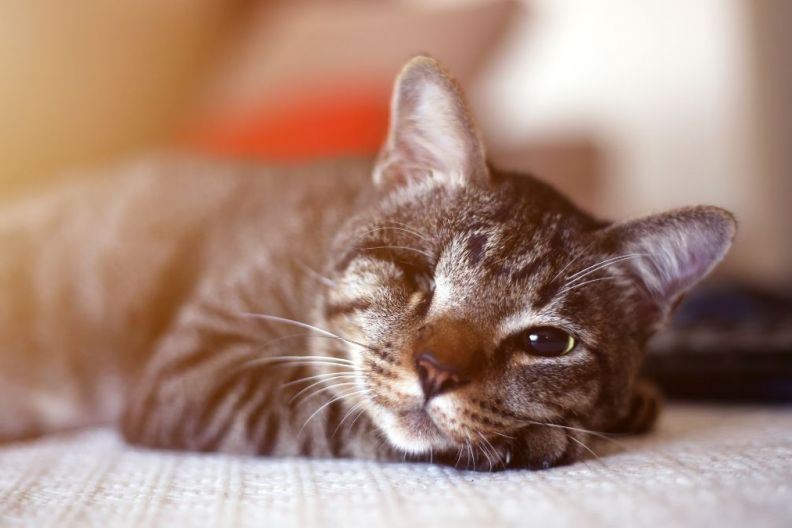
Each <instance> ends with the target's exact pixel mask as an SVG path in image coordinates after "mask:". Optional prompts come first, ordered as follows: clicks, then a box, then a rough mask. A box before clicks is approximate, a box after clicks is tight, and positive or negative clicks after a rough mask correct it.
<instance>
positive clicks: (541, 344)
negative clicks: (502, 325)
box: [521, 326, 577, 357]
mask: <svg viewBox="0 0 792 528" xmlns="http://www.w3.org/2000/svg"><path fill="white" fill-rule="evenodd" d="M521 337H522V339H521V341H522V346H523V348H524V349H525V351H526V352H528V353H529V354H533V355H536V356H543V357H558V356H563V355H564V354H568V353H569V352H571V351H572V349H574V348H575V345H576V344H577V341H575V338H574V337H572V336H571V335H569V334H567V333H566V332H564V331H563V330H559V329H558V328H553V327H552V326H539V327H536V328H530V329H528V330H526V331H525V332H523V334H522V336H521Z"/></svg>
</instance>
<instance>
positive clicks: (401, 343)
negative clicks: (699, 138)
mask: <svg viewBox="0 0 792 528" xmlns="http://www.w3.org/2000/svg"><path fill="white" fill-rule="evenodd" d="M393 113H394V114H393V121H392V126H391V134H390V137H389V140H388V143H387V144H386V146H385V148H384V150H383V153H382V155H381V156H380V158H379V160H377V161H376V162H372V161H365V160H361V161H353V160H349V161H334V162H330V163H327V164H324V165H316V166H311V167H303V168H296V167H295V168H280V169H274V168H273V169H266V168H261V167H255V166H247V167H233V166H229V165H226V164H220V163H216V162H200V161H189V160H178V159H177V160H167V159H162V160H152V161H150V162H146V163H139V164H137V165H133V166H131V167H129V168H127V169H125V170H123V171H118V173H117V174H115V175H114V176H113V177H112V178H103V179H101V180H96V181H94V182H89V183H85V184H84V185H83V186H77V187H75V188H72V189H69V190H66V191H64V192H61V193H57V194H55V195H52V196H50V197H47V198H44V199H42V200H39V201H38V202H35V201H34V202H31V203H28V204H23V205H21V206H18V207H16V208H14V209H11V210H7V211H5V212H3V213H0V244H1V245H2V254H0V396H2V398H0V438H2V437H6V438H13V437H20V436H25V435H33V434H39V433H42V432H47V431H50V430H52V429H57V428H62V427H72V426H80V425H86V424H90V423H97V422H106V421H112V422H117V423H118V424H119V426H120V428H121V431H122V433H123V434H124V436H125V437H126V438H127V439H128V440H130V441H132V442H135V443H139V444H143V445H148V446H154V447H164V448H175V449H193V450H224V451H231V452H238V453H250V454H271V455H291V454H304V455H313V456H357V457H373V458H380V459H397V460H398V459H401V457H402V456H403V455H404V454H409V455H411V456H413V457H414V458H415V459H418V460H440V461H444V462H447V463H451V464H454V463H457V464H459V465H460V466H464V467H478V468H493V467H507V466H518V467H546V466H549V465H553V464H557V463H563V462H568V461H573V460H575V459H577V458H578V457H579V456H580V455H581V453H584V452H585V449H586V448H585V445H584V444H585V439H586V435H585V433H584V431H583V430H586V429H593V430H596V431H603V430H615V429H618V430H640V429H645V428H646V427H648V426H649V425H650V424H651V421H652V419H653V417H654V414H655V411H656V409H655V408H654V407H653V406H652V405H651V400H649V399H647V398H646V393H645V392H643V391H642V389H641V388H640V385H639V384H638V382H637V380H636V375H637V371H638V367H639V365H640V361H641V355H642V351H643V346H644V344H645V341H646V340H647V339H648V337H649V336H651V334H652V332H654V331H655V330H656V328H657V327H658V325H659V324H661V323H662V321H663V320H664V319H665V317H666V316H667V315H668V313H669V311H670V310H671V308H672V305H673V304H674V303H675V302H676V301H677V300H678V299H679V296H680V295H681V294H682V293H684V291H685V290H687V289H688V288H689V287H690V286H692V284H694V283H695V282H696V281H697V280H698V279H699V278H701V277H702V276H703V275H704V274H705V273H706V272H708V271H709V270H710V269H711V268H712V266H714V264H715V263H716V262H717V261H718V260H719V259H720V258H721V257H722V256H723V254H724V253H725V251H726V248H727V247H728V244H729V243H730V241H731V237H732V236H733V229H734V227H733V220H732V219H731V218H730V216H729V215H728V214H727V213H725V212H723V211H722V210H719V209H716V208H705V207H702V208H690V209H687V210H678V211H675V212H671V213H667V214H665V215H658V216H655V217H649V218H646V219H643V220H639V221H635V222H632V223H626V224H619V225H616V224H614V225H611V224H608V223H604V222H600V221H597V220H595V219H593V218H591V217H590V216H588V215H587V214H585V213H584V212H582V211H580V210H579V209H577V208H576V207H574V206H573V205H572V204H570V203H569V202H568V201H567V200H566V199H564V198H563V197H562V196H560V195H559V194H558V193H556V192H555V191H554V190H552V189H551V188H549V187H548V186H546V185H544V184H542V183H540V182H538V181H535V180H533V179H532V178H530V177H527V176H519V175H508V174H499V173H497V172H496V171H494V170H493V169H491V168H490V167H487V166H486V164H485V162H484V155H483V148H482V147H481V145H480V141H479V140H478V136H477V134H476V133H475V129H474V128H473V125H472V122H471V121H470V120H469V117H468V116H467V113H466V110H465V108H464V103H463V102H462V100H461V95H460V94H459V93H458V90H457V89H456V87H455V86H454V85H453V81H451V80H450V79H449V78H448V77H447V76H446V74H444V73H443V72H442V70H441V69H440V68H439V66H438V65H437V64H436V63H434V62H433V61H431V60H430V59H425V58H419V59H416V60H414V61H413V62H412V63H411V64H410V65H408V67H407V68H406V69H405V72H403V73H402V76H401V77H400V81H399V84H397V88H396V95H395V98H394V107H393ZM430 125H431V126H430ZM372 173H373V174H374V182H375V183H374V184H372V182H371V179H372Z"/></svg>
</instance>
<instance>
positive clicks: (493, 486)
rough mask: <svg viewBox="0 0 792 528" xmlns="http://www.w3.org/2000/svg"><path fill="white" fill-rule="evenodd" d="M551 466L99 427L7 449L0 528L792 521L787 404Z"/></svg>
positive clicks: (714, 415)
mask: <svg viewBox="0 0 792 528" xmlns="http://www.w3.org/2000/svg"><path fill="white" fill-rule="evenodd" d="M620 444H621V445H620V446H619V447H618V448H615V449H614V447H613V446H612V447H610V448H608V451H615V452H611V453H610V454H607V455H605V454H603V452H604V451H603V448H602V447H596V448H595V449H597V450H598V451H599V452H600V454H603V456H602V457H601V458H599V460H589V461H587V462H585V463H578V464H575V465H573V466H568V467H562V468H556V469H551V470H547V471H538V472H531V471H507V472H501V473H492V474H486V473H471V472H459V471H455V470H453V469H449V468H443V467H436V466H428V465H418V464H377V463H370V462H361V461H352V460H349V461H345V460H302V459H299V460H294V459H266V458H241V457H231V456H221V455H201V454H190V453H163V452H152V451H145V450H140V449H134V448H130V447H128V446H125V445H124V444H123V443H122V442H121V441H120V440H119V439H118V438H117V436H115V434H114V433H113V432H111V431H109V430H92V431H84V432H79V433H72V434H66V435H59V436H55V437H50V438H46V439H43V440H38V441H35V442H29V443H22V444H16V445H10V446H5V447H4V448H2V449H0V526H2V527H4V528H5V527H12V526H36V527H38V526H57V527H68V526H97V527H103V528H104V527H114V526H256V527H267V528H277V527H292V526H299V527H336V526H339V527H340V526H343V527H358V526H359V527H365V528H376V527H380V526H383V527H385V526H387V527H400V526H407V527H409V528H419V527H422V526H432V527H435V526H440V527H445V526H452V527H455V528H462V527H468V526H487V527H498V526H542V527H556V526H559V527H560V526H576V527H579V526H603V527H605V526H607V527H611V526H630V527H634V526H639V527H647V526H717V527H718V528H724V527H730V526H735V527H737V526H740V527H743V526H745V527H751V528H756V527H761V526H778V527H782V526H783V527H790V526H792V409H790V408H786V409H764V408H733V407H720V408H718V407H673V408H671V409H669V410H668V411H667V412H666V413H665V414H664V416H663V419H662V421H661V423H660V426H659V429H658V431H657V432H656V433H654V434H652V435H649V436H647V437H645V438H643V439H625V440H623V441H620Z"/></svg>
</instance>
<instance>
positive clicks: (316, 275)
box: [294, 259, 335, 286]
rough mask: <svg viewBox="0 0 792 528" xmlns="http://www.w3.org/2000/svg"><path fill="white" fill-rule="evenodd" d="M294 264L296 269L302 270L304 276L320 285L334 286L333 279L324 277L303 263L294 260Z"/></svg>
mask: <svg viewBox="0 0 792 528" xmlns="http://www.w3.org/2000/svg"><path fill="white" fill-rule="evenodd" d="M294 262H295V264H297V267H299V268H300V269H301V270H303V271H304V272H305V273H306V274H308V275H310V276H311V277H313V278H314V279H316V280H318V281H319V282H320V283H322V284H324V285H325V286H335V281H334V280H333V279H331V278H329V277H325V276H324V275H322V274H321V273H319V272H318V271H316V270H315V269H313V268H311V267H310V266H308V265H307V264H305V263H304V262H303V261H301V260H297V259H295V261H294Z"/></svg>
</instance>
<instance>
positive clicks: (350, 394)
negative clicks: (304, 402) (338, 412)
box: [297, 389, 371, 436]
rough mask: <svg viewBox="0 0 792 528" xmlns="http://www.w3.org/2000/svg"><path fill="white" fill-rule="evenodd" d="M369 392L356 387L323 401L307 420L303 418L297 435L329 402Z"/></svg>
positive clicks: (298, 434) (369, 391)
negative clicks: (303, 421) (303, 420)
mask: <svg viewBox="0 0 792 528" xmlns="http://www.w3.org/2000/svg"><path fill="white" fill-rule="evenodd" d="M370 393H371V390H370V389H357V390H352V391H349V392H346V393H344V394H340V395H338V396H336V397H335V398H333V399H331V400H329V401H327V402H325V403H324V404H323V405H322V406H321V407H319V408H318V409H316V410H315V411H314V412H313V414H311V416H309V417H308V419H307V420H305V423H303V425H302V427H300V430H299V431H297V436H300V435H301V434H302V432H303V430H304V429H305V427H306V426H307V425H308V422H310V421H311V420H312V419H313V417H314V416H316V415H317V414H319V413H320V412H322V410H324V409H325V408H326V407H327V406H328V405H331V404H333V403H335V402H337V401H339V400H341V399H344V398H348V397H350V396H353V395H360V396H365V395H367V394H370Z"/></svg>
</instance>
